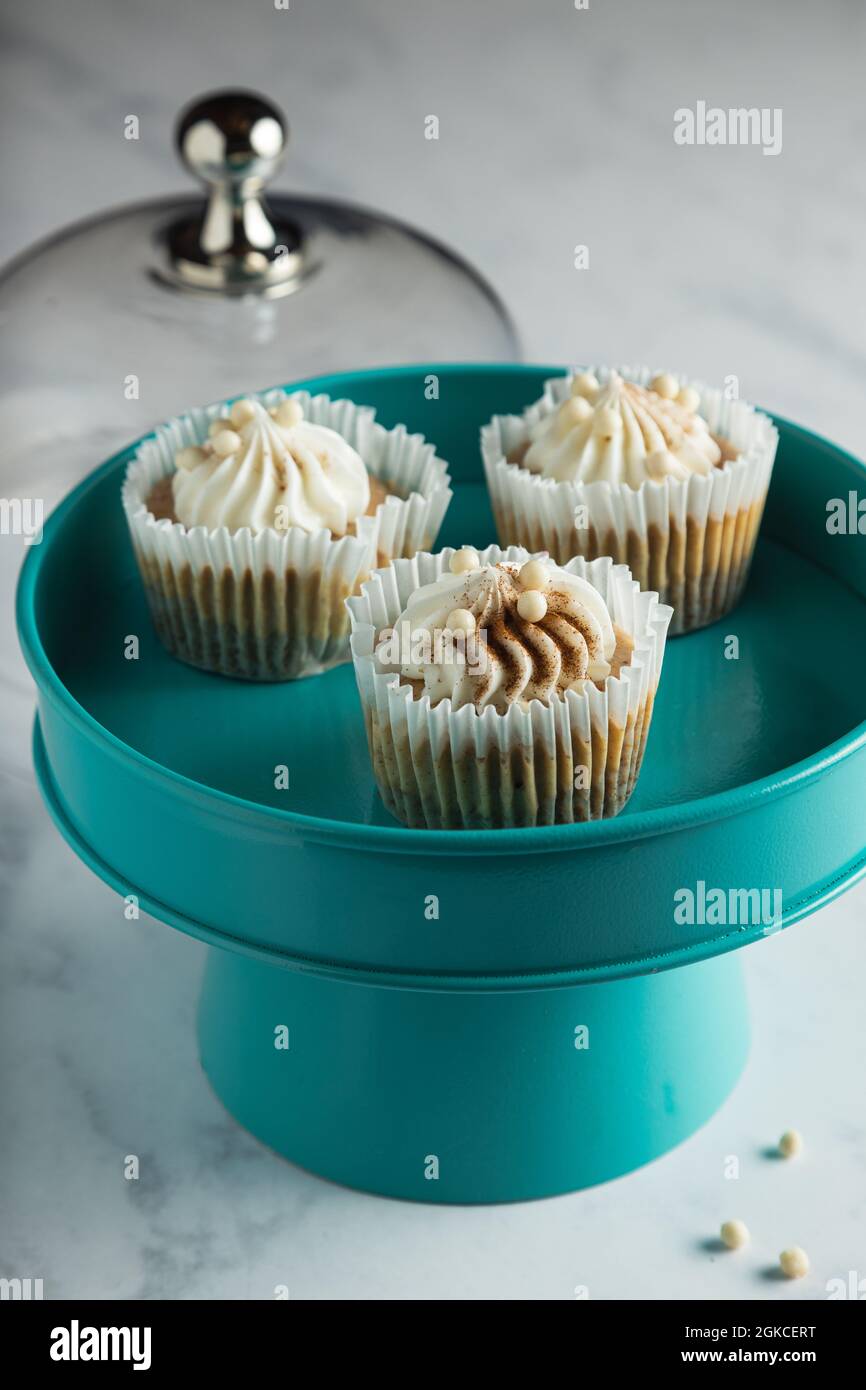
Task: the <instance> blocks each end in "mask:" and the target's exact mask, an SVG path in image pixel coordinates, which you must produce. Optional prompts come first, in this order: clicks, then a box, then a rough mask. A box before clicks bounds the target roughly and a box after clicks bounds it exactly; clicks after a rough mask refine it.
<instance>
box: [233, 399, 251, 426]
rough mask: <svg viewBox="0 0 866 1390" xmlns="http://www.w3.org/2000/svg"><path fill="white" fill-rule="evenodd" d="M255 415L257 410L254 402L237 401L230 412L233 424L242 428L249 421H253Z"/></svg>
mask: <svg viewBox="0 0 866 1390" xmlns="http://www.w3.org/2000/svg"><path fill="white" fill-rule="evenodd" d="M255 413H256V408H255V405H254V404H253V402H252V401H246V400H244V401H235V403H234V405H233V406H232V408H231V410H230V412H229V416H230V418H231V422H232V424H233V425H237V426H238V427H240V426H241V425H245V424H246V423H247V421H248V420H252V418H253V416H254V415H255Z"/></svg>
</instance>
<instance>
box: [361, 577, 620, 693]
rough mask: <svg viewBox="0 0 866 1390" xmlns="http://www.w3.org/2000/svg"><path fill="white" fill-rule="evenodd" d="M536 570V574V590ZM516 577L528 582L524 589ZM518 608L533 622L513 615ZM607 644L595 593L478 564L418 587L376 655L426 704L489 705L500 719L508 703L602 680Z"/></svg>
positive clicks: (611, 642) (568, 580) (566, 580)
mask: <svg viewBox="0 0 866 1390" xmlns="http://www.w3.org/2000/svg"><path fill="white" fill-rule="evenodd" d="M470 553H472V552H470ZM460 555H461V552H457V554H456V555H455V557H454V559H453V560H452V567H453V566H454V564H455V562H459V557H460ZM475 559H476V561H477V560H478V557H477V555H476V556H475ZM542 570H543V571H546V576H542V578H543V583H542V587H541V588H536V587H535V586H536V585H537V584H538V583H539V574H540V572H541V571H542ZM522 575H526V576H529V577H530V578H531V583H532V588H527V582H528V580H524V579H523V578H522ZM521 597H522V598H523V600H524V601H523V602H522V603H521ZM527 598H529V602H528V603H527V602H526V600H527ZM518 605H520V607H521V608H523V609H524V611H527V612H534V613H540V614H541V616H540V618H536V619H535V620H534V621H530V620H528V619H527V618H525V617H522V616H521V613H520V611H519V608H518ZM470 614H471V617H472V619H473V620H474V622H471V621H470V620H469V616H468V615H470ZM461 625H462V627H463V630H464V633H465V629H466V628H467V627H468V628H470V629H472V630H471V631H470V632H469V635H468V637H466V638H465V643H464V642H462V641H459V640H456V639H458V638H459V637H460V627H461ZM443 635H444V636H443ZM452 636H453V637H454V638H455V640H454V641H453V642H452V641H449V638H451V637H452ZM473 639H474V641H473ZM392 644H395V645H392ZM615 647H616V637H615V633H614V629H613V624H612V622H611V618H610V614H609V612H608V610H607V606H606V604H605V602H604V599H603V598H602V596H601V594H600V593H599V592H598V590H597V589H595V588H593V586H592V585H591V584H590V583H588V582H587V581H586V580H585V579H580V578H578V576H577V575H574V574H570V573H568V572H567V571H566V570H563V569H560V568H558V567H557V566H556V565H554V564H552V563H550V562H548V561H538V560H536V561H534V562H532V563H531V564H530V565H527V566H524V567H523V568H522V569H521V567H520V566H519V565H515V564H506V563H501V564H495V565H481V564H480V563H478V564H477V566H475V567H472V568H469V569H464V571H463V572H461V573H456V574H455V573H452V574H448V575H445V576H444V577H443V578H441V579H438V580H435V581H434V582H433V583H432V584H425V585H423V586H422V587H421V588H420V589H417V590H416V591H415V593H414V594H412V596H411V598H410V599H409V602H408V603H407V605H406V608H405V609H404V611H403V613H401V615H400V617H399V619H398V620H397V624H396V626H395V627H394V629H393V630H392V633H391V634H390V635H387V634H386V635H384V638H383V641H382V642H380V644H379V647H378V648H377V654H378V656H379V660H380V663H381V664H382V665H383V666H385V667H387V668H388V669H391V670H399V672H400V674H401V675H402V676H404V677H406V678H407V679H410V680H416V681H423V686H424V693H425V694H426V695H429V697H430V700H431V703H433V704H436V703H438V701H439V700H442V699H446V698H447V699H450V700H451V703H452V707H453V708H454V709H460V708H461V707H462V706H463V705H474V706H475V708H476V709H477V710H479V711H480V710H483V709H485V708H487V707H488V706H491V707H493V708H494V709H496V710H498V711H499V712H500V713H504V712H505V711H506V710H507V709H508V707H509V706H510V705H512V704H513V703H514V702H515V701H518V700H532V699H537V700H543V701H547V700H549V699H551V698H552V697H553V696H554V695H555V694H562V693H563V692H564V691H565V690H567V689H569V688H574V689H578V690H581V689H583V683H584V682H585V681H586V680H587V679H589V680H603V679H604V678H605V677H606V676H607V675H608V674H609V673H610V659H611V657H612V656H613V653H614V650H615Z"/></svg>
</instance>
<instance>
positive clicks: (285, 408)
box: [272, 401, 304, 430]
mask: <svg viewBox="0 0 866 1390" xmlns="http://www.w3.org/2000/svg"><path fill="white" fill-rule="evenodd" d="M272 414H273V417H274V419H275V420H276V422H277V424H278V425H282V427H283V429H286V430H290V429H291V428H292V427H293V425H299V424H300V423H301V421H302V420H303V418H304V411H303V407H302V406H301V403H300V401H281V402H280V404H279V405H278V406H276V408H275V409H274V410H273V412H272Z"/></svg>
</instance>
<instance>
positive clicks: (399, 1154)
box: [199, 948, 749, 1203]
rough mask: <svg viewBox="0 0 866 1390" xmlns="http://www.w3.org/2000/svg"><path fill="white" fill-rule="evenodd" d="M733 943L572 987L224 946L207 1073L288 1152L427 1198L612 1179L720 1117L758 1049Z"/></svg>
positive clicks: (213, 959)
mask: <svg viewBox="0 0 866 1390" xmlns="http://www.w3.org/2000/svg"><path fill="white" fill-rule="evenodd" d="M748 1035H749V1028H748V1013H747V1007H746V999H745V990H744V984H743V978H742V970H741V966H740V959H739V952H730V953H728V954H726V955H722V956H719V957H717V958H715V959H713V960H709V961H705V962H702V963H700V964H695V965H690V966H686V967H683V968H680V969H677V970H668V971H664V972H661V973H659V974H652V975H643V976H639V977H635V978H633V979H624V980H615V981H610V982H605V983H600V984H598V983H594V984H585V985H577V986H573V985H572V986H568V987H561V988H545V989H526V990H514V989H503V990H501V991H499V990H497V991H494V990H490V989H485V990H479V991H478V992H470V991H466V990H454V991H452V992H445V991H442V990H429V991H425V990H423V989H405V988H397V987H388V986H378V985H370V984H368V983H366V982H364V983H354V982H350V981H348V980H344V979H341V978H331V977H324V976H319V975H314V974H310V973H306V972H303V971H300V970H297V969H289V968H284V967H281V966H279V965H273V964H268V963H267V962H262V961H259V960H255V959H251V958H248V957H245V956H242V955H238V954H234V953H232V952H230V951H225V950H221V949H214V948H212V949H211V951H210V954H209V960H208V965H207V970H206V973H205V979H204V985H203V990H202V998H201V1004H200V1012H199V1043H200V1049H201V1059H202V1065H203V1067H204V1070H205V1072H206V1074H207V1076H208V1078H209V1079H210V1082H211V1084H212V1086H213V1088H214V1090H215V1091H216V1093H217V1095H218V1096H219V1098H220V1099H221V1100H222V1102H223V1104H224V1105H225V1106H226V1108H227V1109H228V1110H229V1111H230V1112H231V1114H232V1115H234V1117H235V1118H236V1119H237V1120H238V1121H239V1122H240V1123H241V1124H242V1125H244V1126H245V1127H246V1128H247V1129H249V1130H251V1131H252V1133H253V1134H254V1135H256V1136H257V1138H259V1139H261V1140H262V1141H263V1142H264V1143H265V1144H268V1145H270V1147H271V1148H273V1149H275V1150H277V1152H278V1153H280V1154H282V1155H284V1156H285V1157H286V1158H289V1159H291V1160H292V1162H294V1163H297V1164H300V1165H301V1166H302V1167H303V1168H308V1169H310V1170H311V1171H312V1172H314V1173H317V1174H319V1175H320V1176H322V1177H326V1178H330V1179H332V1180H333V1181H335V1182H339V1183H344V1184H346V1185H347V1186H349V1187H356V1188H362V1189H364V1190H366V1191H368V1192H377V1193H381V1194H383V1195H386V1196H389V1197H403V1198H410V1199H413V1200H416V1201H425V1202H458V1203H459V1202H508V1201H521V1200H525V1199H528V1198H534V1197H547V1196H551V1195H554V1194H556V1193H561V1192H569V1191H573V1190H575V1189H577V1188H582V1187H588V1186H590V1185H591V1184H593V1183H598V1182H603V1181H605V1180H606V1179H609V1178H615V1177H617V1176H619V1175H620V1174H622V1173H627V1172H630V1171H631V1170H632V1169H633V1168H637V1167H639V1166H640V1165H641V1164H644V1163H648V1162H649V1161H650V1160H651V1159H654V1158H657V1157H658V1156H659V1155H660V1154H662V1153H664V1152H665V1151H666V1150H668V1149H670V1148H673V1146H674V1145H676V1144H679V1143H680V1142H681V1141H682V1140H684V1139H686V1138H688V1136H689V1135H690V1134H692V1133H694V1131H695V1130H696V1129H698V1128H699V1127H700V1126H701V1125H702V1124H704V1122H705V1121H706V1120H708V1119H709V1118H710V1116H711V1115H712V1114H713V1112H714V1111H715V1110H716V1109H717V1108H718V1107H719V1106H720V1105H721V1103H722V1102H723V1101H724V1100H725V1098H726V1097H727V1096H728V1094H729V1093H730V1091H731V1090H732V1088H733V1086H734V1084H735V1083H736V1081H737V1079H738V1077H739V1075H740V1073H741V1071H742V1069H743V1066H744V1064H745V1061H746V1056H747V1052H748Z"/></svg>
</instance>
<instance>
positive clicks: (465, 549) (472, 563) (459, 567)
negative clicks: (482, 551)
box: [449, 545, 481, 574]
mask: <svg viewBox="0 0 866 1390" xmlns="http://www.w3.org/2000/svg"><path fill="white" fill-rule="evenodd" d="M480 565H481V559H480V557H479V555H478V551H477V550H473V548H472V546H471V545H464V546H462V547H461V548H460V550H455V552H454V554H453V555H452V556H451V560H450V562H449V568H450V570H451V573H452V574H468V573H469V571H470V570H477V569H478V568H479V566H480Z"/></svg>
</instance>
